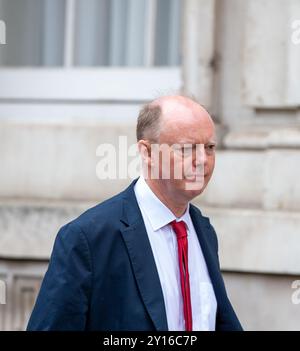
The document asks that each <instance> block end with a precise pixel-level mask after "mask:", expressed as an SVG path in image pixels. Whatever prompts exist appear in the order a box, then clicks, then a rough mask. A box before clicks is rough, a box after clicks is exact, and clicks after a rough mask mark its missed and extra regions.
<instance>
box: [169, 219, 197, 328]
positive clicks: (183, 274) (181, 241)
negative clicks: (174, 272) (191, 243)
mask: <svg viewBox="0 0 300 351" xmlns="http://www.w3.org/2000/svg"><path fill="white" fill-rule="evenodd" d="M170 224H171V225H172V228H173V230H174V232H175V233H176V236H177V244H178V260H179V269H180V283H181V292H182V298H183V312H184V319H185V330H186V331H192V330H193V329H192V328H193V325H192V306H191V294H190V279H189V267H188V241H187V232H186V227H185V223H184V222H183V221H180V222H176V220H174V221H172V222H171V223H170Z"/></svg>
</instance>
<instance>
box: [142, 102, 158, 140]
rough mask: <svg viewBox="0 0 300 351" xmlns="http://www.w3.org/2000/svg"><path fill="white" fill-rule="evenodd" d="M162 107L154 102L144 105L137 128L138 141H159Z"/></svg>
mask: <svg viewBox="0 0 300 351" xmlns="http://www.w3.org/2000/svg"><path fill="white" fill-rule="evenodd" d="M161 113H162V111H161V107H160V106H159V105H154V104H153V103H152V102H150V103H148V104H146V105H144V106H143V107H142V108H141V110H140V113H139V116H138V119H137V126H136V138H137V141H139V140H141V139H146V140H150V141H157V139H158V137H159V132H160V120H161Z"/></svg>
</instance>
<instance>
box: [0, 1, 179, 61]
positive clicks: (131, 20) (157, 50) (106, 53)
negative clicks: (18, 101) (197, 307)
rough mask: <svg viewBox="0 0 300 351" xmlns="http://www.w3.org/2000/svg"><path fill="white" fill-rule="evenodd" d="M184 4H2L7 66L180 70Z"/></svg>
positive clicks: (1, 49) (1, 56)
mask: <svg viewBox="0 0 300 351" xmlns="http://www.w3.org/2000/svg"><path fill="white" fill-rule="evenodd" d="M181 6H182V1H181V0H22V1H20V0H0V19H1V20H3V21H4V22H5V23H6V32H7V36H6V37H7V43H6V44H5V45H1V46H0V65H1V66H6V67H8V66H13V67H16V66H27V67H28V66H29V67H51V66H54V67H97V66H140V67H152V66H178V65H179V64H180V25H181V23H180V22H181V21H180V18H181Z"/></svg>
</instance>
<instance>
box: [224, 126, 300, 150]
mask: <svg viewBox="0 0 300 351" xmlns="http://www.w3.org/2000/svg"><path fill="white" fill-rule="evenodd" d="M223 146H224V147H225V148H227V149H250V150H257V149H259V150H264V149H272V148H279V149H281V148H282V149H284V148H292V149H300V128H299V127H295V128H278V127H277V128H275V129H271V127H268V128H262V127H260V128H259V127H257V128H256V129H255V128H250V129H247V130H239V131H231V132H229V133H227V134H226V136H225V137H224V139H223Z"/></svg>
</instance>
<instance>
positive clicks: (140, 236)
mask: <svg viewBox="0 0 300 351" xmlns="http://www.w3.org/2000/svg"><path fill="white" fill-rule="evenodd" d="M135 182H136V180H135V181H134V182H133V183H131V185H130V186H129V188H127V189H126V190H125V192H124V205H123V216H122V219H121V221H122V222H123V223H124V224H125V225H126V227H125V228H124V229H122V230H121V233H122V236H123V239H124V242H125V244H126V247H127V250H128V254H129V257H130V260H131V263H132V267H133V272H134V275H135V278H136V281H137V285H138V288H139V291H140V294H141V297H142V299H143V302H144V304H145V307H146V309H147V311H148V313H149V315H150V318H151V320H152V321H153V324H154V326H155V328H156V330H158V331H161V330H168V323H167V316H166V311H165V304H164V298H163V293H162V288H161V284H160V280H159V275H158V271H157V268H156V264H155V260H154V256H153V253H152V249H151V245H150V242H149V239H148V234H147V231H146V228H145V225H144V221H143V217H142V214H141V212H140V209H139V207H138V204H137V201H136V197H135V194H134V189H133V187H134V184H135Z"/></svg>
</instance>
